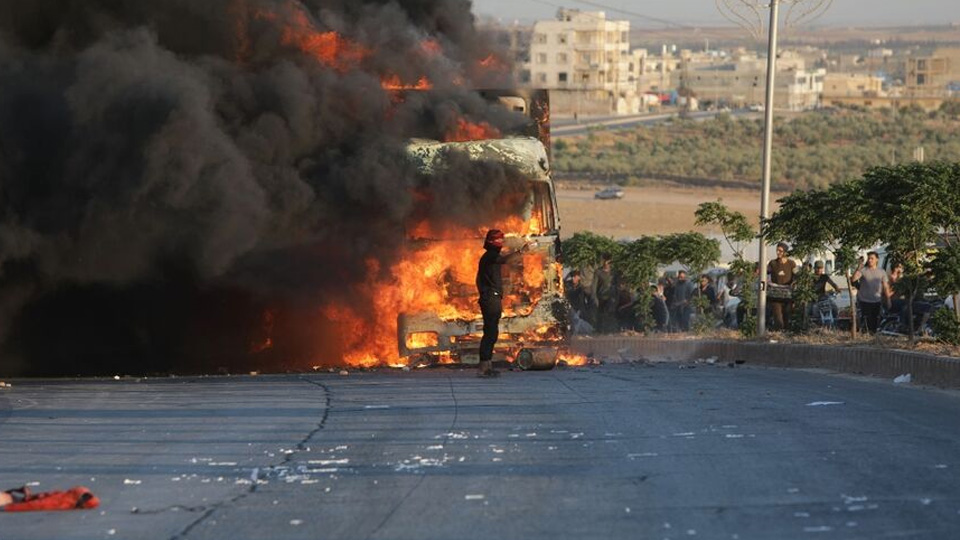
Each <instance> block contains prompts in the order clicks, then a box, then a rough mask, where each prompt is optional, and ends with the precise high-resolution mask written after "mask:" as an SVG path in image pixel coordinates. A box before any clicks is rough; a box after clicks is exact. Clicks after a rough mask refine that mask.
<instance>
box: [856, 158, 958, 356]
mask: <svg viewBox="0 0 960 540" xmlns="http://www.w3.org/2000/svg"><path fill="white" fill-rule="evenodd" d="M956 169H957V167H956V166H955V165H952V164H949V163H944V162H938V163H931V164H925V163H910V164H907V165H898V166H893V167H874V168H872V169H870V170H868V171H867V172H866V173H865V174H864V175H863V195H864V200H865V202H866V210H867V212H868V213H869V215H870V218H871V220H872V221H873V222H874V223H875V225H876V227H877V228H878V230H879V231H880V232H881V239H882V240H883V241H884V242H886V243H887V250H888V252H889V253H891V254H892V255H893V256H894V257H895V259H896V260H897V261H899V262H901V263H902V264H903V270H904V272H903V276H904V277H903V279H902V280H901V281H900V282H898V283H897V286H898V289H899V292H902V293H905V294H906V296H907V305H906V308H907V320H908V321H909V325H910V340H911V341H913V339H914V332H913V327H914V321H913V302H914V300H915V299H916V298H917V295H918V294H919V293H921V292H922V291H924V290H926V288H927V287H928V286H929V285H930V274H929V272H928V264H929V262H930V256H929V252H930V248H932V247H933V246H935V245H936V241H937V240H938V239H940V238H942V236H941V231H942V230H943V229H944V227H957V222H958V221H960V215H958V213H960V208H958V207H957V206H956V201H957V197H958V195H957V194H956V193H954V192H953V191H954V190H956V189H957V188H958V187H960V185H958V178H956V176H955V175H956Z"/></svg>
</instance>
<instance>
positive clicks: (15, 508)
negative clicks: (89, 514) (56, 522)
mask: <svg viewBox="0 0 960 540" xmlns="http://www.w3.org/2000/svg"><path fill="white" fill-rule="evenodd" d="M24 491H25V492H26V497H25V498H24V500H22V501H19V502H12V503H10V504H7V505H6V506H3V507H0V511H4V512H35V511H50V510H90V509H93V508H96V507H98V506H100V499H98V498H97V497H96V496H95V495H94V494H93V493H91V492H90V490H89V489H87V488H85V487H83V486H76V487H72V488H70V489H68V490H67V491H47V492H45V493H37V494H32V493H30V492H29V491H26V489H24Z"/></svg>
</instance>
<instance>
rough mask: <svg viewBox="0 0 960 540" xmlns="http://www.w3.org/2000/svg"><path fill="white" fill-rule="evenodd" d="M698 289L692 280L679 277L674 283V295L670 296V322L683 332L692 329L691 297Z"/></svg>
mask: <svg viewBox="0 0 960 540" xmlns="http://www.w3.org/2000/svg"><path fill="white" fill-rule="evenodd" d="M696 290H697V287H696V285H694V284H693V282H692V281H690V280H686V279H685V280H683V281H680V280H679V279H678V280H677V281H676V283H674V285H673V295H672V296H671V297H670V324H671V326H673V327H674V328H675V329H679V330H680V331H682V332H686V331H687V330H689V329H690V298H691V297H693V293H694V291H696Z"/></svg>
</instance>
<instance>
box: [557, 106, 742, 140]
mask: <svg viewBox="0 0 960 540" xmlns="http://www.w3.org/2000/svg"><path fill="white" fill-rule="evenodd" d="M720 114H729V115H730V116H732V117H735V118H740V117H743V118H748V117H758V118H759V116H760V115H759V114H758V113H755V112H751V111H740V110H738V111H732V112H727V113H720V112H716V111H696V112H691V113H690V114H689V118H690V119H692V120H697V121H703V120H709V119H711V118H714V117H716V116H718V115H720ZM677 117H678V116H677V114H676V113H673V112H670V113H664V114H652V115H651V114H640V115H628V116H611V117H603V118H589V119H583V121H582V122H581V123H579V124H570V123H567V122H565V123H563V124H561V125H559V126H554V127H552V129H551V130H550V134H551V136H552V137H553V138H554V139H562V138H564V137H575V136H578V135H586V134H587V133H589V132H590V130H592V129H606V130H617V129H630V128H635V127H637V126H654V125H657V124H662V123H664V122H668V121H673V120H676V119H677Z"/></svg>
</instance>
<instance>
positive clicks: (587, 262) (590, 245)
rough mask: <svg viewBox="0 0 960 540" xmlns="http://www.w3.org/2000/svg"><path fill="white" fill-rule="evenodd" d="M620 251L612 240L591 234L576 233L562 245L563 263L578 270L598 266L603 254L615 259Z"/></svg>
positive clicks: (619, 247) (618, 245) (618, 246)
mask: <svg viewBox="0 0 960 540" xmlns="http://www.w3.org/2000/svg"><path fill="white" fill-rule="evenodd" d="M621 249H622V247H621V245H620V244H618V243H617V242H616V241H615V240H614V239H612V238H609V237H606V236H600V235H599V234H595V233H592V232H578V233H576V234H574V235H573V236H572V237H570V238H568V239H567V240H564V241H563V244H562V251H563V260H564V262H565V263H566V264H567V265H568V266H572V267H574V268H580V269H585V268H592V267H595V266H598V265H599V264H600V260H601V258H602V257H603V255H604V254H609V255H610V256H612V257H616V256H617V255H618V254H619V252H620V250H621Z"/></svg>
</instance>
